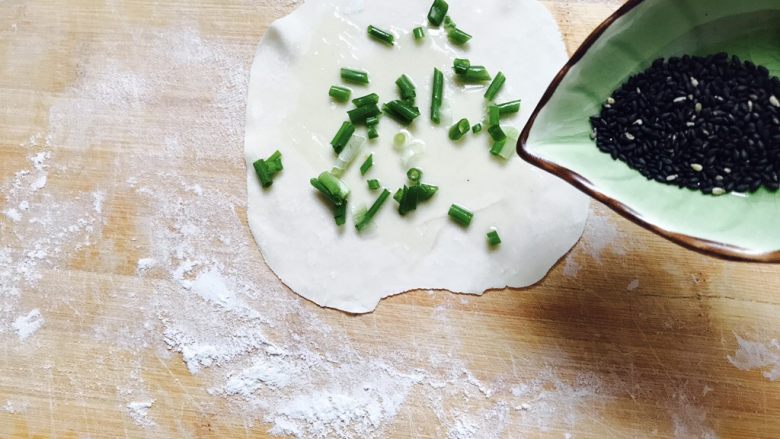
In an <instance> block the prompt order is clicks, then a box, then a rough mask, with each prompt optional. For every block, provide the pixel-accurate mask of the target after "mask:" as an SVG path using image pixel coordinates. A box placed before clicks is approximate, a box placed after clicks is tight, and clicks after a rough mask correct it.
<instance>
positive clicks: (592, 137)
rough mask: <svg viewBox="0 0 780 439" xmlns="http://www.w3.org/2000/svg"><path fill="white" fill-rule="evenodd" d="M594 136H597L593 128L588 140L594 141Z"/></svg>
mask: <svg viewBox="0 0 780 439" xmlns="http://www.w3.org/2000/svg"><path fill="white" fill-rule="evenodd" d="M596 134H597V133H596V129H595V128H593V129H592V130H591V131H590V140H596Z"/></svg>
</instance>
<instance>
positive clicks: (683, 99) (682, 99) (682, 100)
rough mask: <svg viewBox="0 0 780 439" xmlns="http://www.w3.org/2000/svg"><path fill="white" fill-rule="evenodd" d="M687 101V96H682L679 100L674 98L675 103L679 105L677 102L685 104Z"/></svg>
mask: <svg viewBox="0 0 780 439" xmlns="http://www.w3.org/2000/svg"><path fill="white" fill-rule="evenodd" d="M686 99H688V98H686V97H685V96H680V97H679V98H674V102H675V103H677V102H684V101H685V100H686Z"/></svg>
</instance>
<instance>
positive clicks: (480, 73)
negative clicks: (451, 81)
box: [460, 66, 490, 83]
mask: <svg viewBox="0 0 780 439" xmlns="http://www.w3.org/2000/svg"><path fill="white" fill-rule="evenodd" d="M460 78H461V79H462V80H463V82H467V83H475V82H485V81H490V73H488V71H487V69H486V68H485V67H483V66H469V68H468V69H466V73H464V74H463V75H460Z"/></svg>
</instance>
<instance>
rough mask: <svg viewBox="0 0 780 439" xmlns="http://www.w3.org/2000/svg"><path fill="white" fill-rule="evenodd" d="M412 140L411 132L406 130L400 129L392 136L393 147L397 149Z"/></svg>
mask: <svg viewBox="0 0 780 439" xmlns="http://www.w3.org/2000/svg"><path fill="white" fill-rule="evenodd" d="M411 140H412V133H410V132H409V131H406V130H401V131H399V132H397V133H396V134H395V136H393V147H394V148H395V149H397V150H401V149H403V147H404V146H406V144H407V143H409V142H410V141H411Z"/></svg>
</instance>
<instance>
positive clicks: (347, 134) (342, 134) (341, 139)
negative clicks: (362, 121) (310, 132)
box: [330, 122, 355, 154]
mask: <svg viewBox="0 0 780 439" xmlns="http://www.w3.org/2000/svg"><path fill="white" fill-rule="evenodd" d="M354 132H355V126H354V125H352V123H351V122H344V123H342V124H341V128H339V130H338V132H337V133H336V135H335V136H333V140H331V141H330V144H331V146H333V150H334V151H336V154H339V153H341V150H342V149H344V145H346V144H347V142H348V141H349V139H350V138H351V137H352V134H353V133H354Z"/></svg>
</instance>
